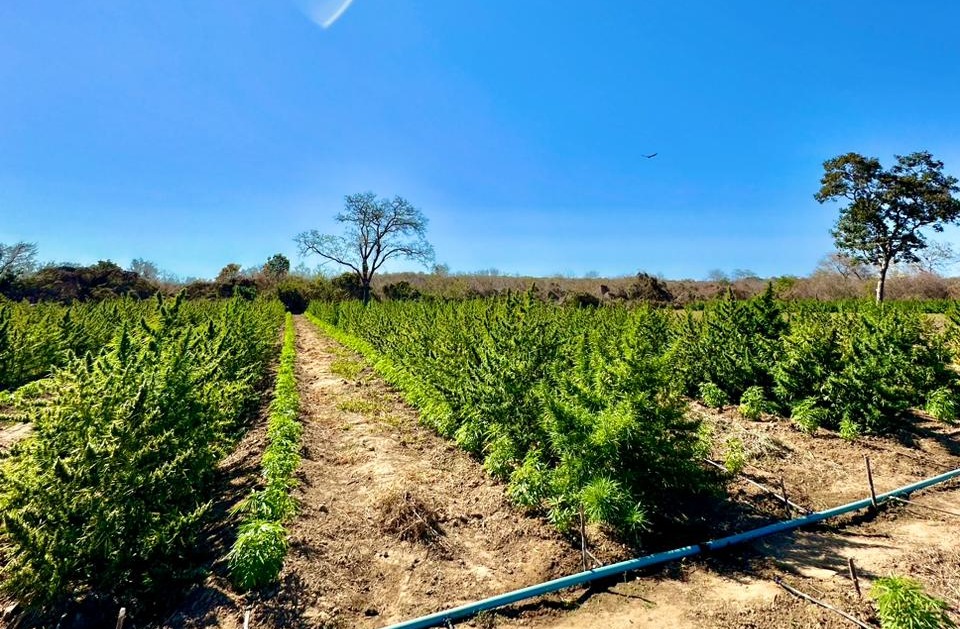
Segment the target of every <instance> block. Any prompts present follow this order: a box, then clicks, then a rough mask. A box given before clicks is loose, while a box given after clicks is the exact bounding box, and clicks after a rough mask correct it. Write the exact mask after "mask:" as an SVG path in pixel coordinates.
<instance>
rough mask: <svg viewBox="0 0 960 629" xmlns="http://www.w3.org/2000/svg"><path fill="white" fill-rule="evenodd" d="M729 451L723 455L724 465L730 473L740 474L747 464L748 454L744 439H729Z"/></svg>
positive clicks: (727, 444)
mask: <svg viewBox="0 0 960 629" xmlns="http://www.w3.org/2000/svg"><path fill="white" fill-rule="evenodd" d="M726 446H727V451H726V452H725V453H724V455H723V467H724V468H726V470H727V472H729V473H730V474H739V473H740V472H742V471H743V468H744V467H746V466H747V454H746V451H745V450H744V448H743V441H741V440H740V439H738V438H736V437H732V438H730V439H727V443H726Z"/></svg>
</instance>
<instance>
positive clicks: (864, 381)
mask: <svg viewBox="0 0 960 629" xmlns="http://www.w3.org/2000/svg"><path fill="white" fill-rule="evenodd" d="M308 314H309V316H311V317H312V318H313V319H314V320H315V321H318V322H321V325H324V327H325V329H326V330H328V331H329V332H330V333H331V334H333V335H335V336H337V337H338V338H339V339H340V340H341V341H342V342H344V343H347V344H349V345H352V346H353V347H354V348H355V349H357V350H358V351H360V352H361V353H363V354H365V355H366V356H367V358H368V359H369V360H371V361H372V362H373V363H374V364H375V365H376V367H377V369H378V371H380V372H381V373H382V374H383V375H384V376H385V377H386V378H387V379H388V380H389V381H391V382H392V383H393V384H395V385H396V386H397V387H398V388H400V389H401V390H402V391H404V392H405V394H406V395H407V397H408V399H409V400H410V401H411V402H412V403H413V404H414V405H415V406H417V407H419V408H420V410H421V413H422V417H423V420H424V421H425V422H427V423H428V424H429V425H431V426H432V427H434V428H435V429H436V430H437V431H438V432H440V433H441V434H443V435H445V436H447V437H449V438H451V439H455V440H456V442H457V443H458V444H459V445H460V446H461V447H462V448H464V449H465V450H467V451H469V452H471V453H473V454H474V455H476V456H478V457H481V458H482V460H483V461H484V466H485V468H486V469H487V470H488V472H489V473H490V474H492V475H494V476H495V477H497V478H500V479H503V480H504V481H506V482H507V491H508V493H509V495H510V497H511V498H512V499H513V501H514V502H516V503H517V504H519V505H521V506H523V507H527V508H531V509H534V510H537V511H542V512H544V513H546V514H547V515H548V517H549V518H550V520H551V521H552V522H553V523H554V524H556V525H557V526H558V527H559V528H560V529H561V530H564V529H568V528H569V527H571V526H572V525H574V524H575V522H576V521H577V520H578V517H579V515H580V514H583V516H584V517H585V518H586V519H587V520H588V521H591V522H598V523H603V524H606V525H609V526H610V527H612V528H614V529H615V530H617V531H618V532H619V533H620V534H621V535H624V536H626V537H627V538H630V537H632V536H635V535H636V534H639V533H641V532H642V531H644V530H645V529H648V528H650V527H656V526H662V525H663V524H665V523H667V522H669V521H671V520H672V519H673V518H676V517H679V516H680V515H681V514H683V513H684V511H685V509H684V506H685V505H689V504H691V502H692V501H695V500H696V499H697V498H698V497H699V496H702V495H703V493H704V492H708V491H710V490H711V488H712V487H713V483H712V478H711V477H710V476H709V475H708V474H707V473H706V472H705V471H704V469H703V466H702V465H701V464H700V459H701V458H702V456H703V455H704V452H705V450H706V448H708V447H709V437H708V435H706V434H705V431H704V430H703V429H702V427H701V426H700V425H699V424H698V423H697V422H696V421H695V420H692V419H691V418H690V416H689V415H688V414H687V413H686V412H685V410H686V401H685V400H686V399H688V398H694V399H699V400H701V401H702V402H703V403H705V404H706V405H708V406H715V407H720V406H724V405H730V404H738V405H739V410H740V413H741V414H742V415H744V416H745V417H749V418H759V417H761V416H762V415H763V414H767V413H777V414H781V415H783V416H786V417H790V418H791V419H792V421H793V422H794V424H795V425H796V426H797V427H798V428H800V429H801V430H804V431H807V432H814V431H817V430H818V429H821V428H822V429H828V430H835V431H839V433H840V435H841V436H843V437H844V438H846V439H856V438H857V437H858V436H859V435H862V434H877V433H884V432H887V431H890V430H892V429H894V428H895V427H896V426H897V425H898V422H909V421H911V415H910V413H911V412H912V411H913V410H915V409H926V410H927V411H928V412H929V413H930V414H932V415H934V416H935V417H937V418H939V419H942V420H943V421H954V420H955V419H956V415H957V401H956V400H957V393H958V380H957V374H956V372H955V371H954V370H953V369H952V368H951V367H950V365H951V363H952V356H953V354H952V348H954V347H955V341H956V335H957V319H956V316H955V315H953V316H951V317H948V320H947V322H946V324H942V322H941V324H937V325H934V323H933V322H931V321H930V320H929V319H928V318H926V317H925V315H922V314H918V313H912V312H904V311H900V310H896V309H888V310H887V311H881V310H877V309H874V308H873V307H870V306H861V307H858V308H846V309H844V311H842V312H834V313H830V312H822V311H818V310H814V309H810V308H805V307H803V306H787V305H785V304H784V303H781V302H778V301H777V300H775V299H774V298H773V296H772V294H771V293H770V292H768V293H766V294H764V295H762V296H760V297H757V298H754V299H753V300H750V301H734V300H723V301H719V302H716V303H713V304H711V305H709V307H707V308H706V309H705V310H704V311H702V312H699V311H698V312H692V311H691V312H675V311H665V310H653V309H648V308H637V309H626V308H598V309H594V308H587V309H577V308H558V307H555V306H550V305H545V304H542V303H540V302H538V301H535V300H533V299H532V298H530V297H529V296H524V295H519V296H513V297H510V298H506V299H500V300H484V301H480V300H477V301H466V302H395V303H384V304H377V305H372V306H370V307H366V308H365V307H363V306H361V305H360V304H353V303H341V304H324V303H313V304H311V307H310V309H309V311H308Z"/></svg>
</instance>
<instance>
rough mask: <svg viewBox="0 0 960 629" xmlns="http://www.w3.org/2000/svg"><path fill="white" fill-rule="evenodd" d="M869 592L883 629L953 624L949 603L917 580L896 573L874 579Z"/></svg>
mask: <svg viewBox="0 0 960 629" xmlns="http://www.w3.org/2000/svg"><path fill="white" fill-rule="evenodd" d="M870 596H871V598H873V600H874V601H875V602H876V604H877V615H878V616H879V617H880V626H881V627H882V628H883V629H948V628H950V627H956V624H955V623H954V622H953V621H952V620H951V619H950V616H949V615H948V613H947V610H948V609H949V606H948V605H947V604H946V603H945V602H944V601H942V600H940V599H938V598H935V597H933V596H930V595H929V594H927V593H926V592H924V591H923V586H922V585H920V583H918V582H917V581H915V580H913V579H910V578H907V577H898V576H889V577H881V578H879V579H877V580H876V581H875V582H874V584H873V588H871V590H870Z"/></svg>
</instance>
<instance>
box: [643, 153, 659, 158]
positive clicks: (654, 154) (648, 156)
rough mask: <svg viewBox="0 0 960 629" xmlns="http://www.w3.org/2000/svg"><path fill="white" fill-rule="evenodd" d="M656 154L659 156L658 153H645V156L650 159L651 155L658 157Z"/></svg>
mask: <svg viewBox="0 0 960 629" xmlns="http://www.w3.org/2000/svg"><path fill="white" fill-rule="evenodd" d="M656 156H657V153H650V154H649V155H644V157H646V158H647V159H650V158H651V157H656Z"/></svg>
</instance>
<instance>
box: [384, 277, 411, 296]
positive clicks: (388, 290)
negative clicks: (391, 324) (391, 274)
mask: <svg viewBox="0 0 960 629" xmlns="http://www.w3.org/2000/svg"><path fill="white" fill-rule="evenodd" d="M383 296H384V297H386V298H387V299H389V300H390V301H410V300H412V299H419V298H420V291H418V290H417V289H416V288H414V287H413V285H412V284H411V283H410V282H408V281H406V280H401V281H399V282H394V283H393V284H387V285H386V286H384V287H383Z"/></svg>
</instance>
